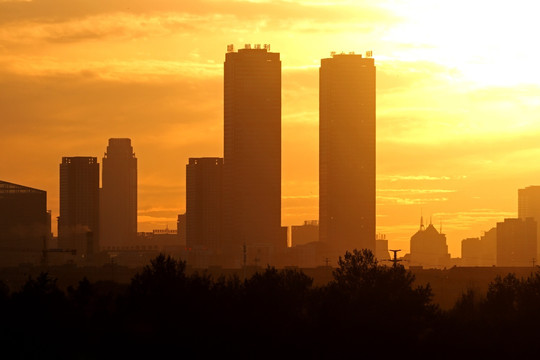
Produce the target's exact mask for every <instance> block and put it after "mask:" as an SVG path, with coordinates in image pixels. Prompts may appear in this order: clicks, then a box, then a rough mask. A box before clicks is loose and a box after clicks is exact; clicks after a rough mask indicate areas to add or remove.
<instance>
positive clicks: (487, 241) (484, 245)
mask: <svg viewBox="0 0 540 360" xmlns="http://www.w3.org/2000/svg"><path fill="white" fill-rule="evenodd" d="M496 254H497V228H495V227H494V228H491V229H490V230H489V231H486V232H485V233H484V235H482V236H481V237H480V238H467V239H463V240H461V265H462V266H494V265H496V263H497V256H496Z"/></svg>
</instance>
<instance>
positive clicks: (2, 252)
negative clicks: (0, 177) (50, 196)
mask: <svg viewBox="0 0 540 360" xmlns="http://www.w3.org/2000/svg"><path fill="white" fill-rule="evenodd" d="M50 240H51V224H50V212H47V192H46V191H43V190H38V189H34V188H31V187H27V186H23V185H17V184H13V183H10V182H7V181H0V266H14V265H18V264H20V263H37V262H38V261H39V259H40V256H41V251H42V250H43V249H44V248H45V247H46V246H48V242H49V241H50Z"/></svg>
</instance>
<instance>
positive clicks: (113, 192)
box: [100, 138, 137, 249]
mask: <svg viewBox="0 0 540 360" xmlns="http://www.w3.org/2000/svg"><path fill="white" fill-rule="evenodd" d="M100 200H101V205H100V233H101V234H100V235H101V236H100V247H101V248H102V249H113V248H118V247H120V248H121V247H124V246H128V245H129V244H130V243H132V242H133V241H134V240H135V238H136V236H137V158H136V157H135V154H134V153H133V147H132V146H131V139H122V138H120V139H114V138H113V139H109V146H107V152H106V153H105V156H104V157H103V175H102V188H101V197H100Z"/></svg>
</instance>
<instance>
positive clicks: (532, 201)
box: [518, 186, 540, 259]
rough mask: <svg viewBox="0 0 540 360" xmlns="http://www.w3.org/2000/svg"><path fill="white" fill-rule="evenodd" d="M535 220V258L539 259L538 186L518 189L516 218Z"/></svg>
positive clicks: (539, 205) (539, 211)
mask: <svg viewBox="0 0 540 360" xmlns="http://www.w3.org/2000/svg"><path fill="white" fill-rule="evenodd" d="M528 217H531V218H533V219H534V220H536V224H537V225H536V226H537V229H536V234H537V235H536V236H537V239H536V250H537V254H536V258H537V259H540V186H528V187H526V188H524V189H518V218H520V219H525V218H528Z"/></svg>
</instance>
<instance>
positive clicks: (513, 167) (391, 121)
mask: <svg viewBox="0 0 540 360" xmlns="http://www.w3.org/2000/svg"><path fill="white" fill-rule="evenodd" d="M534 5H535V4H534V2H530V1H515V2H513V3H512V4H511V7H510V4H509V3H508V2H502V1H489V2H488V1H475V2H469V1H453V2H445V3H439V2H432V1H427V0H426V1H421V0H408V1H377V2H375V1H332V2H328V1H316V0H312V1H204V0H192V1H189V2H188V1H181V2H179V1H173V0H168V1H167V0H157V1H151V2H150V1H125V0H110V1H106V2H96V1H89V0H88V1H77V2H74V1H67V0H35V1H9V0H7V1H6V0H0V84H1V86H0V123H1V131H0V178H2V179H3V180H5V181H11V182H14V183H20V184H25V185H27V186H31V187H35V188H38V189H43V190H46V191H47V193H48V200H47V202H48V208H49V209H51V210H52V216H53V219H54V218H56V216H58V204H59V191H58V190H59V189H58V176H59V175H58V164H59V163H60V162H61V158H62V156H97V157H98V159H99V161H100V162H101V158H102V157H103V153H104V152H105V149H106V146H107V139H109V138H113V137H121V138H131V140H132V144H133V147H134V149H135V153H136V156H137V158H138V164H139V165H138V166H139V167H138V177H139V187H138V191H139V195H138V221H139V231H151V230H152V229H157V228H164V227H165V226H169V227H174V226H175V222H176V217H177V215H178V214H180V213H183V212H184V211H185V165H186V164H187V162H188V157H190V156H191V157H193V156H196V157H203V156H223V61H224V54H225V52H226V45H227V44H236V45H238V46H242V45H243V44H245V43H269V44H272V50H273V51H276V52H279V53H280V54H281V61H282V101H283V103H282V196H283V200H282V225H287V226H290V225H297V224H302V223H303V221H304V220H311V219H317V217H318V67H319V64H320V59H321V58H324V57H328V56H329V54H330V52H331V51H338V52H341V51H345V52H349V51H358V52H362V51H364V50H365V49H370V50H372V51H373V54H374V57H375V59H376V66H377V232H379V233H383V234H386V237H387V239H389V243H390V247H400V248H402V249H403V250H404V251H407V249H408V246H409V239H410V237H411V235H413V234H414V232H415V231H416V230H417V229H418V226H419V219H420V215H421V213H422V214H423V215H424V218H427V217H430V216H431V218H432V221H433V223H434V224H435V225H436V226H437V228H439V226H440V225H441V223H442V228H443V232H444V233H446V235H447V239H448V245H449V250H450V252H451V253H452V256H453V257H456V256H459V255H460V242H461V240H462V239H464V238H466V237H477V236H480V235H481V234H482V232H483V231H487V230H489V229H490V228H491V227H493V226H495V224H496V222H497V221H502V220H503V219H504V218H505V217H516V216H517V190H518V188H523V187H526V186H529V185H538V184H539V181H538V174H539V173H540V165H537V161H536V159H537V158H538V155H539V154H540V147H539V145H538V142H537V140H536V139H537V138H538V137H539V136H540V122H539V121H538V120H539V118H540V111H539V107H540V100H539V99H540V88H539V86H538V85H537V84H539V83H540V73H539V72H536V71H534V69H536V66H537V62H538V60H537V59H538V55H539V51H540V50H537V49H536V47H535V46H534V44H535V43H534V42H533V41H532V36H533V34H538V33H539V31H540V29H539V27H540V25H539V24H538V22H537V19H536V17H537V15H536V14H537V11H536V8H535V6H534ZM54 225H56V224H54ZM54 232H55V233H56V229H54Z"/></svg>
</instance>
